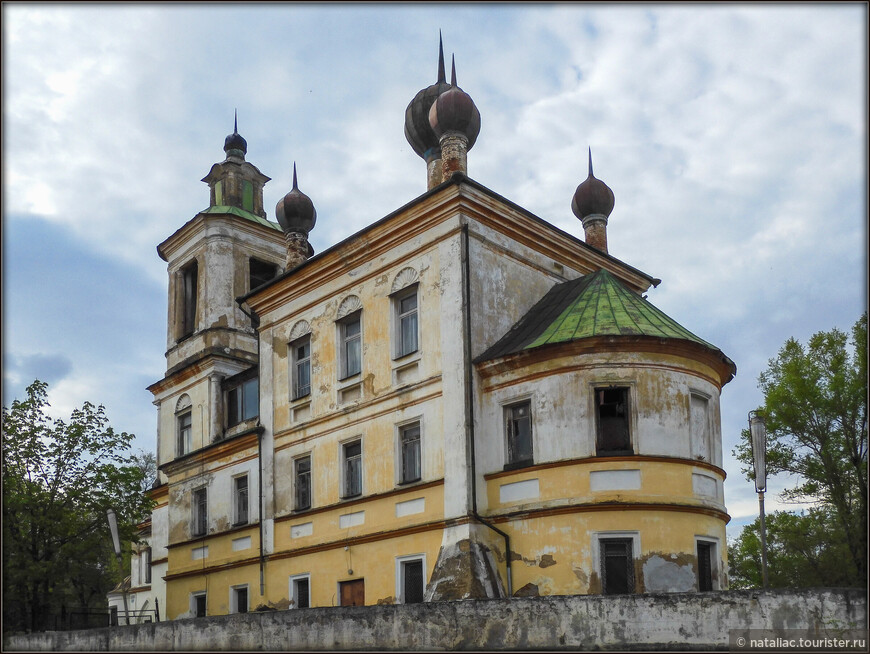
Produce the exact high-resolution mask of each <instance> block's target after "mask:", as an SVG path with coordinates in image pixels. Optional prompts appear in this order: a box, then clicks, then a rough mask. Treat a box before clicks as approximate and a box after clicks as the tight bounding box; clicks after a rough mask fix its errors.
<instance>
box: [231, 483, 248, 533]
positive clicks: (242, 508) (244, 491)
mask: <svg viewBox="0 0 870 654" xmlns="http://www.w3.org/2000/svg"><path fill="white" fill-rule="evenodd" d="M233 484H234V486H235V488H234V489H233V504H234V510H235V514H236V519H235V523H234V524H236V525H245V524H248V476H247V475H243V476H242V477H236V478H235V479H234V480H233Z"/></svg>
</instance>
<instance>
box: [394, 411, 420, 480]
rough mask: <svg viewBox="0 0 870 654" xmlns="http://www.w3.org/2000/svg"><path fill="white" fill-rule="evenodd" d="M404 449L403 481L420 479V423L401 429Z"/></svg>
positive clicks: (401, 441) (400, 435)
mask: <svg viewBox="0 0 870 654" xmlns="http://www.w3.org/2000/svg"><path fill="white" fill-rule="evenodd" d="M399 439H400V446H401V451H402V483H403V484H407V483H410V482H412V481H419V480H420V476H421V473H420V423H419V422H417V423H414V424H413V425H407V426H405V427H402V428H401V429H400V430H399Z"/></svg>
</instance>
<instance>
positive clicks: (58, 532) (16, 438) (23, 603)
mask: <svg viewBox="0 0 870 654" xmlns="http://www.w3.org/2000/svg"><path fill="white" fill-rule="evenodd" d="M47 389H48V386H47V385H46V384H45V383H43V382H40V381H38V380H37V381H34V382H33V383H32V384H31V385H30V386H29V387H28V388H27V397H26V399H25V400H23V401H18V400H15V401H14V402H13V403H12V406H11V408H9V409H7V408H6V407H3V423H2V427H3V429H2V431H3V459H2V473H3V628H4V630H7V631H8V630H22V629H26V630H38V629H42V628H50V627H52V626H53V624H54V622H53V620H54V617H55V616H56V615H58V614H59V613H60V611H61V609H62V608H64V607H85V608H96V607H105V603H106V599H105V596H106V592H107V591H108V590H110V589H111V588H112V586H114V585H115V583H117V581H118V580H119V578H120V576H119V575H120V574H121V571H120V570H118V567H117V563H115V562H114V558H115V557H114V553H113V550H112V547H111V536H110V534H109V529H108V524H107V520H106V510H107V509H108V508H109V507H112V508H114V509H115V511H116V513H117V515H118V523H119V530H120V531H121V538H122V541H128V542H129V541H133V540H135V538H136V529H135V525H136V524H138V523H139V522H141V521H142V520H143V519H144V518H145V517H146V516H147V515H148V512H149V511H150V509H151V503H150V500H149V499H147V498H146V497H145V495H144V494H143V493H142V492H141V489H142V484H143V476H144V472H143V470H142V469H141V468H140V466H139V465H138V464H137V461H136V459H135V457H134V455H132V454H131V453H130V446H131V442H132V440H133V438H134V436H133V435H132V434H127V433H126V432H121V433H118V432H115V430H114V429H112V427H111V426H109V424H108V420H107V418H106V415H105V409H104V408H103V407H102V406H99V407H95V406H94V405H93V404H91V403H90V402H86V403H85V404H84V405H83V406H82V408H80V409H76V410H75V411H73V413H72V415H71V416H70V418H69V420H68V421H63V420H53V419H51V418H50V417H49V416H48V415H47V414H46V408H47V407H48V406H49V404H48V401H47V399H46V397H47Z"/></svg>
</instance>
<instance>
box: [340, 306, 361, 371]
mask: <svg viewBox="0 0 870 654" xmlns="http://www.w3.org/2000/svg"><path fill="white" fill-rule="evenodd" d="M361 318H362V314H361V312H359V311H357V312H356V313H354V314H352V315H350V316H348V317H347V318H345V319H344V320H343V321H342V322H341V323H340V325H339V329H340V332H341V378H342V379H346V378H348V377H353V376H354V375H358V374H359V373H360V372H361V371H362V323H361Z"/></svg>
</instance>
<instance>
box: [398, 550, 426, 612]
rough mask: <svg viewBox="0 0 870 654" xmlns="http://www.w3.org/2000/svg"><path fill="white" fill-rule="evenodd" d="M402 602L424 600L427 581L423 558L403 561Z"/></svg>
mask: <svg viewBox="0 0 870 654" xmlns="http://www.w3.org/2000/svg"><path fill="white" fill-rule="evenodd" d="M400 565H401V573H400V574H401V580H400V582H401V584H402V596H401V598H400V599H401V601H402V604H418V603H419V602H422V601H423V593H424V591H425V590H426V582H425V579H424V577H423V560H422V559H414V560H411V561H402V562H401V564H400Z"/></svg>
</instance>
